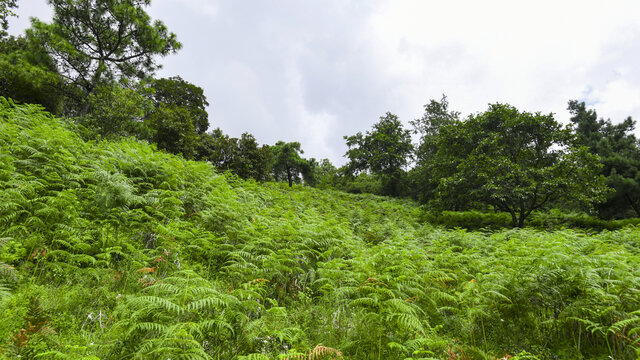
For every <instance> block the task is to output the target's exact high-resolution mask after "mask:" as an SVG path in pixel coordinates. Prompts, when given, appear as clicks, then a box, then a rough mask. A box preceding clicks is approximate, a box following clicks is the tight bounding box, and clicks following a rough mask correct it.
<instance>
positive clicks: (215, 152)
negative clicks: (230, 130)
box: [197, 128, 237, 171]
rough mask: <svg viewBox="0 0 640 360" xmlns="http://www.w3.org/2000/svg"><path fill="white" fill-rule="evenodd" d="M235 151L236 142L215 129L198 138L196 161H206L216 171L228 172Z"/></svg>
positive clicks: (218, 129)
mask: <svg viewBox="0 0 640 360" xmlns="http://www.w3.org/2000/svg"><path fill="white" fill-rule="evenodd" d="M236 149H237V145H236V141H235V140H232V138H230V137H229V136H228V135H226V134H224V133H223V132H222V130H221V129H220V128H216V129H214V130H213V131H210V132H208V133H206V134H204V135H202V136H200V141H199V142H198V148H197V154H198V155H197V159H198V160H203V161H208V162H210V163H211V164H212V165H213V166H215V167H216V168H217V169H220V170H223V171H224V170H230V169H231V163H232V161H233V158H234V157H235V156H236Z"/></svg>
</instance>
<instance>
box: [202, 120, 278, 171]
mask: <svg viewBox="0 0 640 360" xmlns="http://www.w3.org/2000/svg"><path fill="white" fill-rule="evenodd" d="M198 159H199V160H204V161H209V162H210V163H211V164H212V165H214V166H215V167H216V168H217V169H219V170H222V171H231V172H232V173H234V174H236V175H238V176H239V177H241V178H243V179H254V180H256V181H266V180H268V179H269V174H270V172H271V166H272V163H273V154H272V152H271V148H270V147H269V146H268V145H262V146H259V145H258V142H257V141H256V139H255V137H253V135H251V134H249V133H244V134H242V135H241V136H240V138H239V139H238V138H232V137H230V136H228V135H225V134H224V133H223V132H222V130H220V128H217V129H215V130H213V131H212V132H210V133H206V134H204V135H202V136H201V137H200V141H199V144H198Z"/></svg>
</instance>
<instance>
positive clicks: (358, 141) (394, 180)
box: [344, 112, 413, 196]
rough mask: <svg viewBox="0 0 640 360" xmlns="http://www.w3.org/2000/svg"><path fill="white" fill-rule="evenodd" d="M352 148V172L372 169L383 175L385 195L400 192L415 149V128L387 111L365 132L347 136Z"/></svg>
mask: <svg viewBox="0 0 640 360" xmlns="http://www.w3.org/2000/svg"><path fill="white" fill-rule="evenodd" d="M344 139H345V140H346V142H347V146H348V147H349V150H348V151H347V153H346V154H345V156H347V157H348V158H349V164H348V165H347V169H348V170H349V172H350V173H355V174H357V173H359V172H361V171H366V170H370V171H371V172H372V173H374V174H376V175H377V176H379V177H380V179H381V181H382V186H383V193H384V194H385V195H391V196H397V195H399V194H400V191H401V189H400V180H401V178H402V176H403V169H404V167H405V166H406V165H407V162H408V160H409V156H410V155H411V152H412V151H413V146H412V145H411V132H410V131H409V130H405V129H404V128H403V127H402V123H401V122H400V120H398V117H397V116H396V115H394V114H392V113H389V112H388V113H387V114H386V115H385V116H382V117H380V121H379V122H377V123H375V124H374V125H373V129H372V130H371V131H367V133H366V134H365V135H363V134H362V133H357V134H356V135H353V136H345V137H344Z"/></svg>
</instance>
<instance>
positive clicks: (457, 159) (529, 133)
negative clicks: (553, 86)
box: [433, 104, 608, 227]
mask: <svg viewBox="0 0 640 360" xmlns="http://www.w3.org/2000/svg"><path fill="white" fill-rule="evenodd" d="M436 146H437V153H436V154H435V157H434V162H433V164H434V167H433V169H434V172H435V176H437V178H438V179H439V183H438V188H437V196H438V197H437V200H438V201H437V202H436V204H438V205H439V206H440V207H443V208H448V207H450V204H451V202H450V201H451V200H452V199H453V200H454V201H460V200H461V199H465V200H466V201H467V203H472V202H478V203H480V204H488V205H491V206H493V207H494V208H495V209H498V210H501V211H505V212H508V213H509V214H511V218H512V224H513V226H514V227H515V226H517V227H522V226H523V225H524V222H525V220H526V218H527V217H528V216H529V215H530V214H531V212H532V211H534V210H538V209H544V208H545V207H546V206H548V205H549V204H552V203H558V202H560V201H571V202H576V203H581V204H585V205H590V204H592V203H594V202H598V201H600V200H602V199H603V198H604V197H605V195H606V193H607V190H608V189H607V187H606V186H605V184H604V178H603V177H602V176H599V175H598V173H599V168H600V164H599V162H598V157H597V156H596V155H593V154H590V153H589V152H588V151H587V148H586V147H584V146H583V147H579V146H576V144H575V140H574V136H573V134H572V133H571V130H570V129H565V128H563V127H562V126H561V125H560V124H559V123H558V122H557V121H556V120H555V119H554V118H553V115H552V114H549V115H542V114H540V113H535V114H532V113H528V112H520V111H518V110H517V109H516V108H514V107H513V106H510V105H502V104H493V105H490V106H489V109H488V110H487V111H486V112H484V113H481V114H478V115H473V116H470V117H469V119H468V120H467V121H464V122H461V121H454V122H452V123H450V124H446V125H443V126H442V127H440V130H439V134H438V136H437V142H436Z"/></svg>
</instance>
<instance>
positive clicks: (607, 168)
mask: <svg viewBox="0 0 640 360" xmlns="http://www.w3.org/2000/svg"><path fill="white" fill-rule="evenodd" d="M569 111H570V112H571V114H572V115H573V117H572V118H571V122H572V123H573V124H574V125H576V127H575V132H576V135H577V136H578V140H579V142H580V143H581V144H582V145H585V146H587V147H589V151H590V152H591V153H593V154H596V155H598V156H600V162H601V163H602V164H603V166H602V168H601V170H600V173H601V174H602V175H603V176H605V177H606V184H607V186H609V187H611V188H612V189H614V191H613V192H611V193H609V195H608V196H607V198H606V201H604V202H603V203H601V204H599V205H598V206H597V209H598V213H599V215H600V216H601V217H603V218H606V219H611V218H625V217H631V216H635V217H640V195H639V194H640V143H639V142H638V140H637V139H636V137H635V135H634V130H635V121H634V120H633V119H631V118H630V117H629V118H627V119H625V120H624V121H623V122H621V123H619V124H616V125H614V124H612V123H611V120H606V121H605V120H602V119H601V120H598V115H597V114H596V112H595V110H587V109H586V106H585V104H584V102H578V101H575V100H573V101H570V102H569Z"/></svg>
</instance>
